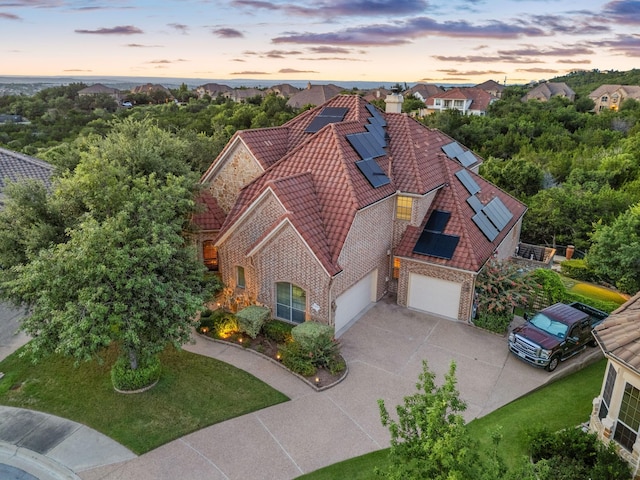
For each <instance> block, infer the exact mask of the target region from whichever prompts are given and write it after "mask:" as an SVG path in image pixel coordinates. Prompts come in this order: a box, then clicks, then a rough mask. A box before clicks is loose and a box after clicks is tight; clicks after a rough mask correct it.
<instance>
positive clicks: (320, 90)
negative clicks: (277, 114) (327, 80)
mask: <svg viewBox="0 0 640 480" xmlns="http://www.w3.org/2000/svg"><path fill="white" fill-rule="evenodd" d="M343 90H344V88H343V87H339V86H337V85H333V84H329V85H311V84H309V85H308V86H307V88H306V89H305V90H301V91H300V92H298V93H294V94H293V95H292V96H291V98H289V100H287V105H289V106H290V107H293V108H301V107H304V106H305V105H322V104H323V103H325V102H326V101H327V100H330V99H332V98H333V97H335V96H336V95H338V94H339V93H340V92H342V91H343Z"/></svg>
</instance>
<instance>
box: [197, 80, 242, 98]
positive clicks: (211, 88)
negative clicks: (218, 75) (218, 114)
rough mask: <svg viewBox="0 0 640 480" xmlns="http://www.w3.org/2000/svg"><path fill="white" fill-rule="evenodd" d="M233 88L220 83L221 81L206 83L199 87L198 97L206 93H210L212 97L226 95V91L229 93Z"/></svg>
mask: <svg viewBox="0 0 640 480" xmlns="http://www.w3.org/2000/svg"><path fill="white" fill-rule="evenodd" d="M232 90H233V89H232V88H231V87H229V86H227V85H220V84H219V83H206V84H204V85H200V86H199V87H197V88H196V93H197V94H198V98H202V97H204V96H205V95H208V96H210V97H211V98H216V97H217V96H218V95H224V94H225V93H229V92H230V91H232Z"/></svg>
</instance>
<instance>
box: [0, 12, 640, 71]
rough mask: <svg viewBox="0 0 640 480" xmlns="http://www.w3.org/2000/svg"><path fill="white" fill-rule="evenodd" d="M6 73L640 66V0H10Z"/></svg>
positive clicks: (1, 46) (1, 55)
mask: <svg viewBox="0 0 640 480" xmlns="http://www.w3.org/2000/svg"><path fill="white" fill-rule="evenodd" d="M0 32H2V42H1V43H0V75H28V76H34V75H46V76H61V75H62V76H84V75H91V76H95V75H98V76H106V75H118V76H140V77H172V78H212V79H239V78H250V79H257V80H268V81H274V80H279V79H290V80H308V81H311V82H313V81H314V80H316V81H327V80H336V81H346V80H353V81H381V82H394V83H395V82H406V83H409V84H411V83H415V82H434V83H480V82H483V81H485V80H489V79H493V80H496V81H499V82H501V83H502V82H504V81H505V79H506V81H507V83H508V84H513V83H526V82H528V81H530V80H541V79H548V78H551V77H554V76H557V75H563V74H565V73H568V72H571V71H574V70H592V69H599V70H609V69H614V70H630V69H632V68H637V67H640V0H614V1H610V2H604V1H596V0H582V1H543V0H540V1H536V0H501V1H492V0H486V1H483V0H449V1H443V0H437V1H429V0H298V1H293V0H229V1H224V0H180V1H166V0H165V1H162V0H159V1H158V0H155V1H151V0H131V1H127V0H102V1H93V0H0Z"/></svg>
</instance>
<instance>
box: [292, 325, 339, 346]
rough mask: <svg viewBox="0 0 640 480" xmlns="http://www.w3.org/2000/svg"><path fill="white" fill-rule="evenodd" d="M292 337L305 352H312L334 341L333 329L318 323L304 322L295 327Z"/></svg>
mask: <svg viewBox="0 0 640 480" xmlns="http://www.w3.org/2000/svg"><path fill="white" fill-rule="evenodd" d="M291 336H292V337H293V341H294V342H296V343H299V344H300V347H301V348H302V349H303V350H306V351H307V352H311V351H313V350H316V349H318V348H322V346H323V345H326V344H327V341H328V340H329V341H330V340H332V339H333V328H331V327H330V326H329V325H324V324H322V323H318V322H304V323H301V324H300V325H296V326H295V327H293V329H292V330H291Z"/></svg>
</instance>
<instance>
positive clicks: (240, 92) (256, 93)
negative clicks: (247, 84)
mask: <svg viewBox="0 0 640 480" xmlns="http://www.w3.org/2000/svg"><path fill="white" fill-rule="evenodd" d="M266 95H267V92H266V91H265V90H260V89H258V88H234V89H233V90H231V91H229V92H225V93H223V94H222V96H223V97H225V98H228V99H230V100H233V101H234V102H238V103H240V102H244V101H246V100H247V99H249V98H253V97H261V98H262V97H265V96H266Z"/></svg>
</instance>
